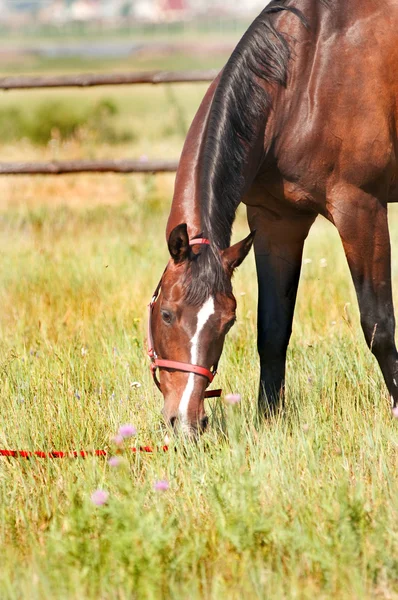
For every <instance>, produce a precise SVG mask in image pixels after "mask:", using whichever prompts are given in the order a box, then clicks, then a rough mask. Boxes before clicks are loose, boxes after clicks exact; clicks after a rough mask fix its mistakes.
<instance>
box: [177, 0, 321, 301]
mask: <svg viewBox="0 0 398 600" xmlns="http://www.w3.org/2000/svg"><path fill="white" fill-rule="evenodd" d="M320 1H321V2H323V3H326V2H329V0H320ZM282 11H288V12H290V13H293V14H295V15H296V16H297V17H298V18H299V19H300V20H301V22H302V23H303V24H304V25H305V26H307V22H306V20H305V18H304V16H303V14H302V13H301V12H300V11H299V10H298V9H296V8H294V7H293V6H291V5H289V4H288V3H287V1H286V0H274V1H273V2H271V4H269V5H268V6H267V7H266V8H265V9H264V10H263V11H262V12H261V14H260V15H259V16H258V17H257V18H256V19H255V21H254V22H253V23H252V25H251V26H250V27H249V29H248V30H247V32H246V33H245V34H244V36H243V37H242V39H241V40H240V42H239V43H238V45H237V46H236V48H235V50H234V52H233V53H232V55H231V57H230V59H229V60H228V62H227V64H226V66H225V68H224V70H223V72H222V75H221V77H220V81H219V84H218V86H217V89H216V91H215V94H214V98H213V101H212V105H211V109H210V113H209V120H208V124H207V129H206V133H205V140H204V142H203V152H202V156H201V165H200V181H199V190H200V191H199V193H200V204H201V219H202V224H203V229H204V231H203V234H204V235H205V237H207V238H209V239H210V240H211V243H212V245H211V247H206V248H203V249H202V251H201V254H200V256H198V257H195V258H194V260H193V261H192V263H191V269H190V270H189V271H190V272H189V281H187V301H188V302H189V303H192V304H199V303H202V302H204V301H205V300H206V298H207V297H208V296H209V295H210V294H217V293H227V294H229V293H231V284H230V281H229V279H228V277H227V276H226V273H225V271H224V269H223V267H222V264H221V260H220V255H219V249H222V248H227V247H228V246H229V245H230V241H231V230H232V224H233V221H234V218H235V212H236V209H237V207H238V205H239V203H240V201H241V198H242V196H243V194H244V192H245V186H246V181H245V177H244V172H243V170H244V167H245V165H246V164H247V163H248V160H249V155H250V151H251V149H252V147H253V145H254V144H255V142H256V140H257V138H258V135H259V133H260V131H262V132H264V129H265V125H266V122H267V119H268V115H269V112H270V110H271V108H272V98H271V96H270V94H268V93H267V92H266V91H265V90H264V88H263V87H262V86H261V85H260V84H259V79H260V80H262V81H266V82H267V83H271V84H277V85H281V86H286V82H287V75H288V65H289V60H290V57H291V51H290V47H289V44H288V41H287V39H286V38H285V37H284V36H283V34H282V33H281V32H279V31H278V30H277V29H276V28H275V26H274V24H273V19H272V16H273V15H275V14H276V13H281V12H282ZM187 275H188V274H187Z"/></svg>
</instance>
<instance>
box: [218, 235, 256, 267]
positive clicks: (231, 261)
mask: <svg viewBox="0 0 398 600" xmlns="http://www.w3.org/2000/svg"><path fill="white" fill-rule="evenodd" d="M255 235H256V232H255V231H252V232H251V233H250V234H249V235H248V236H247V238H245V239H244V240H242V241H241V242H238V243H237V244H234V245H233V246H230V247H229V248H226V249H225V250H222V251H221V258H222V261H223V265H224V267H225V268H226V270H227V271H228V272H229V274H230V275H232V273H233V271H234V269H236V267H239V265H240V264H242V262H243V261H244V260H245V258H246V256H247V255H248V254H249V252H250V248H251V247H252V245H253V240H254V236H255Z"/></svg>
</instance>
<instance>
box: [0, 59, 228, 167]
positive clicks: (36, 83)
mask: <svg viewBox="0 0 398 600" xmlns="http://www.w3.org/2000/svg"><path fill="white" fill-rule="evenodd" d="M217 75H218V70H217V69H211V70H207V71H147V72H142V73H141V72H135V73H100V74H89V73H86V74H83V75H57V76H47V77H31V76H18V77H2V78H0V90H4V91H7V90H27V89H37V88H60V87H81V88H87V87H93V86H100V85H137V84H151V85H158V84H161V83H198V82H210V81H213V79H215V78H216V77H217ZM177 167H178V161H167V160H152V161H142V160H71V161H48V162H32V163H31V162H12V163H7V162H4V163H0V175H65V174H68V173H173V172H175V171H176V170H177Z"/></svg>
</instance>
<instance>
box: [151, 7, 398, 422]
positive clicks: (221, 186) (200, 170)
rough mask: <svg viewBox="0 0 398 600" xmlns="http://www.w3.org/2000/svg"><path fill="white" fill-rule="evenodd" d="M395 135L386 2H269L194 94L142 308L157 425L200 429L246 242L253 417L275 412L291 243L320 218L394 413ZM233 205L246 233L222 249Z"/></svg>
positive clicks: (396, 71) (296, 247)
mask: <svg viewBox="0 0 398 600" xmlns="http://www.w3.org/2000/svg"><path fill="white" fill-rule="evenodd" d="M397 124H398V2H397V0H383V1H382V0H300V2H299V1H298V0H291V1H289V0H286V1H283V0H279V1H274V2H272V3H271V4H269V5H268V6H267V7H266V8H265V9H264V11H263V12H262V13H261V14H260V15H259V17H258V18H257V19H256V20H255V21H254V22H253V24H252V25H251V27H250V28H249V29H248V31H247V32H246V34H245V35H244V36H243V38H242V40H241V41H240V42H239V44H238V46H237V47H236V49H235V51H234V52H233V54H232V56H231V58H230V59H229V61H228V63H227V64H226V66H225V68H224V69H223V71H222V73H221V75H220V76H219V77H218V78H217V79H216V80H215V81H214V83H213V84H212V85H211V87H210V89H209V91H208V92H207V94H206V96H205V98H204V100H203V102H202V104H201V106H200V108H199V110H198V113H197V115H196V117H195V119H194V121H193V123H192V126H191V128H190V131H189V133H188V136H187V139H186V142H185V146H184V150H183V153H182V157H181V161H180V165H179V169H178V173H177V179H176V185H175V194H174V199H173V204H172V207H171V213H170V217H169V221H168V225H167V239H168V246H169V251H170V255H171V259H170V261H169V263H168V266H167V269H166V271H165V273H164V276H163V278H162V281H161V290H160V293H159V297H158V298H157V300H156V302H154V305H153V308H152V311H151V312H152V331H153V338H154V339H153V346H154V353H155V354H156V356H158V357H160V358H161V359H164V360H166V363H165V364H164V365H163V367H162V368H160V386H161V390H162V392H163V395H164V401H165V405H164V416H165V418H166V420H167V421H168V422H170V423H171V424H175V423H177V422H180V423H181V424H182V425H183V428H184V429H185V430H187V431H198V430H201V429H204V427H205V425H206V423H207V419H206V417H205V411H204V395H205V389H206V387H207V385H208V383H209V380H210V379H211V377H210V376H209V375H208V374H209V372H210V369H211V367H212V366H214V365H216V364H217V363H218V360H219V357H220V355H221V352H222V348H223V343H224V339H225V335H226V333H227V332H228V330H229V328H230V327H231V326H232V325H233V323H234V320H235V308H236V302H235V299H234V297H233V294H232V286H231V276H232V273H233V271H234V269H235V268H236V267H237V266H238V265H239V264H240V263H241V262H242V261H243V259H244V258H245V256H246V255H247V253H248V252H249V250H250V247H251V245H252V242H253V238H254V232H256V235H255V238H254V252H255V257H256V266H257V275H258V284H259V302H258V351H259V355H260V363H261V380H260V393H259V407H260V409H261V410H262V411H264V412H265V413H266V412H269V411H273V410H275V408H276V407H277V406H278V405H279V404H280V403H281V402H283V397H284V378H285V360H286V351H287V347H288V343H289V338H290V334H291V330H292V319H293V311H294V306H295V301H296V294H297V286H298V282H299V277H300V268H301V261H302V251H303V245H304V241H305V239H306V237H307V235H308V232H309V230H310V227H311V225H312V224H313V222H314V221H315V219H316V217H317V215H319V214H321V215H323V216H324V217H326V218H327V219H328V220H329V221H331V222H332V223H334V225H335V226H336V227H337V229H338V231H339V234H340V236H341V239H342V242H343V246H344V250H345V253H346V256H347V260H348V264H349V267H350V270H351V274H352V278H353V281H354V285H355V289H356V292H357V296H358V302H359V307H360V312H361V323H362V328H363V332H364V334H365V339H366V341H367V343H368V345H369V347H370V348H371V350H372V352H373V353H374V355H375V356H376V358H377V360H378V362H379V365H380V368H381V370H382V372H383V375H384V379H385V382H386V384H387V388H388V391H389V394H390V396H391V399H392V404H393V407H396V406H397V404H398V354H397V350H396V346H395V341H394V331H395V318H394V308H393V301H392V292H391V267H390V239H389V231H388V222H387V203H388V202H391V201H396V200H397V199H398V192H397V187H396V183H395V182H396V177H397V161H396V151H397V143H398V130H397V128H398V125H397ZM240 202H244V203H245V204H246V206H247V214H248V222H249V225H250V229H251V231H252V234H251V235H249V237H248V238H246V239H245V240H243V241H242V242H240V243H239V244H236V245H235V246H232V247H229V245H230V238H231V229H232V225H233V221H234V217H235V211H236V208H237V206H238V204H239V203H240ZM198 237H200V238H203V237H204V238H206V239H205V240H199V241H198V240H196V241H195V240H194V243H192V240H193V239H194V238H198ZM190 240H191V243H190ZM206 240H209V242H210V244H208V243H207V241H206ZM168 360H172V361H180V363H179V364H181V362H182V363H187V365H188V366H187V367H186V368H185V369H184V367H183V366H182V367H181V368H179V367H178V366H175V365H174V368H173V367H172V366H170V364H167V361H168ZM192 364H194V365H199V366H200V367H203V369H202V372H201V373H200V372H192V370H190V369H189V368H188V367H189V366H190V365H192ZM187 371H188V372H187Z"/></svg>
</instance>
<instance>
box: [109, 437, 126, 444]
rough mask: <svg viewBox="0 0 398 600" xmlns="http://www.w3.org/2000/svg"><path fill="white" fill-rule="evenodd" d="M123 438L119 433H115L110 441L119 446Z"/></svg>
mask: <svg viewBox="0 0 398 600" xmlns="http://www.w3.org/2000/svg"><path fill="white" fill-rule="evenodd" d="M123 440H124V438H123V437H122V436H121V435H115V436H113V438H112V442H113V443H114V444H116V446H121V445H122V444H123Z"/></svg>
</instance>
